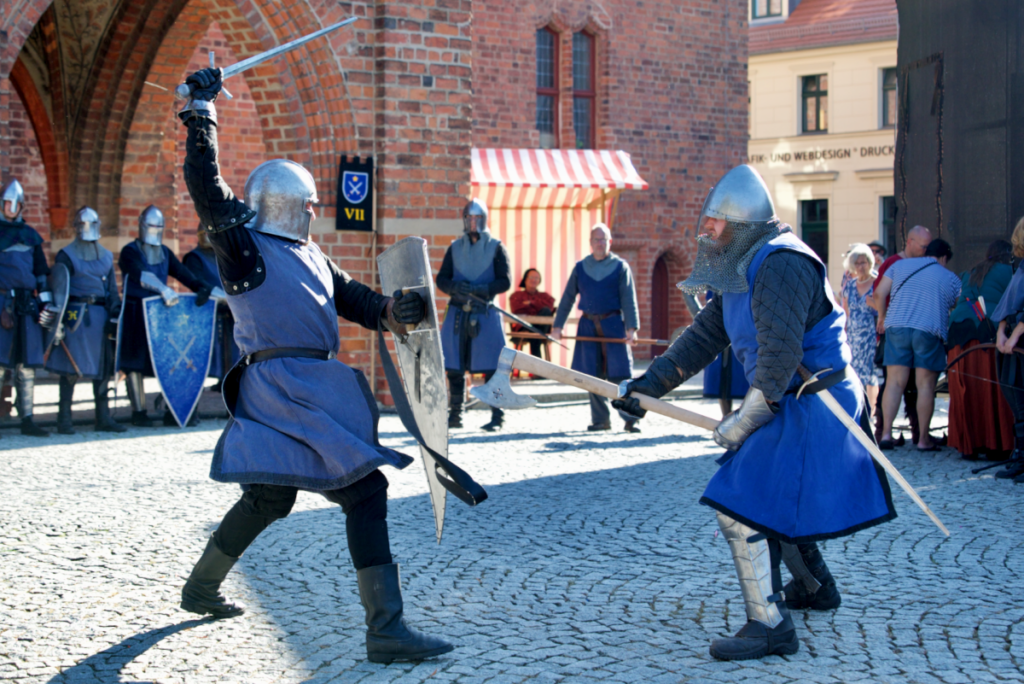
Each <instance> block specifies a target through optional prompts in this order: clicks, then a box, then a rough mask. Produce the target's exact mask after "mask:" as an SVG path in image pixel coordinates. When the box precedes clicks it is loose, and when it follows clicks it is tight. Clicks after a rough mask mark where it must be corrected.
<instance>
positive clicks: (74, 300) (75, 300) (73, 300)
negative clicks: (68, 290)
mask: <svg viewBox="0 0 1024 684" xmlns="http://www.w3.org/2000/svg"><path fill="white" fill-rule="evenodd" d="M68 302H69V303H70V304H98V305H99V306H106V305H107V298H106V297H96V296H95V295H89V296H88V297H79V296H77V295H75V296H71V297H68Z"/></svg>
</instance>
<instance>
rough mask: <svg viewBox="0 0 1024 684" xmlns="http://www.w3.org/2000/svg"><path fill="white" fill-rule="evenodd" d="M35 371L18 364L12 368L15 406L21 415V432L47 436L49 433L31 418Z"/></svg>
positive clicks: (32, 435) (35, 435)
mask: <svg viewBox="0 0 1024 684" xmlns="http://www.w3.org/2000/svg"><path fill="white" fill-rule="evenodd" d="M35 384H36V372H35V370H33V369H31V368H25V367H24V366H23V365H21V364H18V366H16V367H15V369H14V390H15V392H17V396H16V397H15V406H17V408H18V415H19V416H21V434H23V435H29V436H30V437H49V436H50V433H49V432H47V431H46V430H44V429H42V428H41V427H39V426H38V425H36V424H35V422H33V420H32V409H33V403H34V399H35Z"/></svg>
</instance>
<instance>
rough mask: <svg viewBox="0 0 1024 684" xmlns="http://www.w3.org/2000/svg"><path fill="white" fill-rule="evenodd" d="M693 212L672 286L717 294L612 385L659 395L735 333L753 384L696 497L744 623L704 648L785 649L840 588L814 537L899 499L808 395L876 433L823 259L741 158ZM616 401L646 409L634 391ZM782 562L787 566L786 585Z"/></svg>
mask: <svg viewBox="0 0 1024 684" xmlns="http://www.w3.org/2000/svg"><path fill="white" fill-rule="evenodd" d="M699 226H700V230H699V231H698V232H700V233H701V234H700V235H699V237H698V239H697V244H698V250H697V258H696V263H695V265H694V267H693V271H692V272H691V274H690V277H689V278H688V279H687V280H685V281H684V282H682V283H680V285H679V287H680V288H681V289H683V290H684V291H687V292H690V293H693V294H696V293H698V292H703V291H706V290H708V289H710V290H714V291H715V292H716V293H717V296H716V297H715V298H714V299H712V300H711V301H710V302H708V304H707V306H705V307H704V309H703V310H702V311H701V312H700V313H699V314H697V316H696V317H695V318H694V321H693V325H691V326H690V327H689V328H687V329H686V330H685V331H684V332H683V334H682V335H681V336H680V337H679V338H678V339H677V340H676V341H675V342H674V343H673V344H672V346H671V347H670V348H669V349H668V351H667V352H666V353H665V354H663V355H662V356H660V357H658V358H657V359H655V360H654V361H653V362H652V363H651V366H650V368H649V369H648V370H647V372H646V373H645V374H644V375H643V376H642V377H640V378H637V379H636V380H633V381H630V382H628V383H624V387H622V388H621V389H620V394H621V393H622V392H623V391H625V392H630V391H635V392H639V393H641V394H647V395H649V396H654V397H660V396H663V395H664V394H666V393H667V392H669V391H670V390H671V389H672V388H673V387H676V386H677V385H679V384H680V383H682V382H683V381H685V380H686V379H687V378H689V377H692V376H693V375H695V374H696V373H698V372H699V371H700V370H701V369H702V368H704V367H706V366H707V365H708V364H709V363H711V361H712V360H713V359H714V358H715V357H716V356H717V355H718V354H719V353H721V352H722V351H723V350H724V349H725V348H726V347H727V346H728V345H729V343H730V342H731V343H732V349H733V351H734V352H735V353H736V358H737V360H738V361H739V363H740V365H741V367H742V370H743V373H744V375H745V376H746V378H747V381H748V382H749V383H750V385H751V388H750V390H749V391H748V392H747V395H746V397H744V399H743V403H742V405H741V406H740V408H739V409H738V410H736V411H734V412H733V413H730V414H729V415H728V416H726V418H725V419H724V420H723V421H722V423H721V424H720V425H719V426H718V427H717V428H716V429H715V433H714V438H715V441H716V442H717V443H718V444H719V445H721V446H722V447H724V448H725V449H727V451H726V453H725V454H724V455H723V456H722V458H720V459H719V461H718V462H719V464H720V466H721V467H720V468H719V469H718V471H717V472H716V473H715V475H714V476H713V477H712V478H711V481H710V482H709V483H708V486H707V488H706V489H705V491H704V495H703V497H702V498H701V503H703V504H705V505H707V506H710V507H711V508H713V509H715V511H716V513H717V516H718V524H719V526H720V528H721V531H722V534H723V535H724V537H725V539H726V541H727V542H728V543H729V547H730V550H731V552H732V557H733V562H734V565H735V568H736V573H737V575H738V576H739V580H740V589H741V591H742V594H743V600H744V603H745V606H746V612H747V623H746V625H745V626H744V627H743V628H742V629H741V630H740V631H739V632H738V633H737V634H736V635H735V636H733V637H729V638H724V639H716V640H715V641H714V642H713V643H712V644H711V655H712V656H714V657H715V658H718V659H721V660H744V659H751V658H760V657H763V656H765V655H769V654H779V655H786V654H793V653H796V652H797V650H798V648H799V641H798V639H797V634H796V626H795V624H794V622H793V619H792V617H791V616H790V613H789V611H790V609H797V608H799V609H804V608H812V609H818V610H827V609H832V608H836V607H838V606H839V604H840V601H841V597H840V595H839V591H838V589H837V588H836V583H835V579H834V578H833V577H832V574H831V573H830V572H829V569H828V566H827V565H826V564H825V560H824V559H823V558H822V555H821V552H820V550H819V549H818V546H817V544H816V542H818V541H821V540H825V539H835V538H838V537H843V536H846V535H850V534H853V533H854V532H857V531H858V530H863V529H865V528H868V527H872V526H874V525H878V524H880V523H883V522H886V521H889V520H892V519H893V518H894V517H896V512H895V509H894V508H893V504H892V498H891V495H890V492H889V483H888V480H887V479H886V477H885V474H884V471H883V470H882V468H881V467H880V466H879V465H878V464H877V463H876V462H875V461H874V460H873V458H872V456H871V452H870V451H869V450H868V449H867V447H865V446H864V445H863V444H862V443H861V442H860V441H859V440H858V439H853V438H852V437H854V435H851V434H850V432H849V428H847V427H846V425H844V423H843V422H842V421H841V420H840V419H839V418H838V417H837V414H834V413H832V410H831V409H830V408H829V402H828V401H827V400H825V398H824V395H823V396H822V397H816V396H814V395H815V394H816V393H818V392H827V393H829V394H830V396H831V398H832V399H834V400H835V401H836V402H837V405H836V407H835V409H836V410H838V411H843V410H845V411H846V413H847V414H848V415H849V416H850V417H851V418H852V420H851V421H850V424H851V425H852V424H853V421H856V422H857V424H859V425H860V427H861V429H862V430H863V431H864V432H865V433H866V435H867V436H866V437H865V439H866V440H871V439H872V437H871V435H872V430H871V426H870V424H869V422H868V420H869V419H868V415H869V414H868V409H867V405H866V397H865V393H864V388H863V387H862V386H861V384H860V380H859V379H858V378H857V375H856V373H854V372H853V370H852V368H850V361H851V354H850V348H849V345H848V344H847V341H846V333H845V324H846V316H845V314H844V313H843V310H842V308H840V307H839V306H838V305H837V304H836V302H835V300H834V299H833V296H832V288H831V287H830V286H829V283H828V279H827V277H826V270H825V266H824V264H823V263H822V262H821V260H820V259H819V258H818V257H817V256H816V255H815V253H814V252H813V251H812V250H811V249H810V248H809V247H808V246H807V245H805V244H804V243H803V242H801V241H800V240H799V239H798V238H797V237H796V236H795V235H794V234H793V232H792V231H791V230H790V228H789V226H787V225H785V224H783V223H781V222H780V221H779V220H778V218H777V217H776V216H775V207H774V204H773V203H772V200H771V196H770V195H769V193H768V188H767V186H766V185H765V183H764V181H763V180H762V179H761V177H760V176H759V175H758V174H757V172H756V171H755V170H754V169H753V168H752V167H750V166H746V165H743V166H738V167H736V168H734V169H733V170H731V171H730V172H729V173H727V174H726V175H725V176H724V177H722V179H721V180H720V181H719V182H718V184H717V185H716V186H715V187H714V188H713V189H712V190H711V192H710V194H709V195H708V197H707V199H706V200H705V202H704V208H703V210H702V212H701V217H700V224H699ZM737 370H738V369H737ZM801 373H803V374H805V375H807V377H810V380H807V381H803V380H801ZM810 374H814V376H813V377H811V375H810ZM614 404H615V405H616V406H617V407H618V408H620V409H622V410H627V411H630V412H631V413H635V414H636V415H642V414H643V411H642V409H640V408H639V405H638V404H637V400H636V399H635V398H633V397H630V398H627V399H618V400H616V401H615V402H614ZM840 407H841V408H840ZM868 443H869V444H870V443H871V442H870V441H868ZM783 562H784V563H785V564H786V566H787V567H788V568H789V570H790V572H791V573H792V574H793V580H792V581H790V582H789V583H788V584H787V585H786V586H785V587H783V586H782V576H781V572H780V567H781V565H780V564H781V563H783Z"/></svg>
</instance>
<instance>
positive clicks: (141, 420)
mask: <svg viewBox="0 0 1024 684" xmlns="http://www.w3.org/2000/svg"><path fill="white" fill-rule="evenodd" d="M132 425H134V426H135V427H153V421H152V420H151V419H150V417H149V415H148V414H147V413H146V412H145V411H132Z"/></svg>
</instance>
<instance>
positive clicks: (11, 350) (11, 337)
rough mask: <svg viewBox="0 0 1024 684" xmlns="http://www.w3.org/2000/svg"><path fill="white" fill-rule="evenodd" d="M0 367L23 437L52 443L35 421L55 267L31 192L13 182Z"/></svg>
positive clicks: (0, 224) (4, 228) (5, 223)
mask: <svg viewBox="0 0 1024 684" xmlns="http://www.w3.org/2000/svg"><path fill="white" fill-rule="evenodd" d="M0 201H2V203H3V209H2V210H0V211H2V214H3V216H2V217H0V367H2V368H4V378H5V382H6V379H7V378H8V377H10V375H11V374H13V376H14V391H15V392H16V396H15V402H14V405H15V407H16V408H17V409H18V416H20V417H21V434H23V435H31V436H33V437H48V436H49V434H50V433H49V432H47V431H46V430H43V429H42V428H41V427H39V426H38V425H36V424H35V422H34V421H33V420H32V409H33V404H34V395H35V381H36V371H35V369H36V368H42V367H43V336H44V335H43V328H44V327H49V326H51V325H53V323H54V322H55V320H56V317H57V308H56V307H55V306H53V294H52V293H51V292H50V288H49V284H48V283H47V280H46V276H48V275H49V274H50V267H49V265H48V264H47V263H46V255H45V254H44V253H43V238H42V236H41V235H39V233H37V232H36V230H35V229H34V228H33V227H32V226H30V225H28V224H27V223H25V219H24V218H22V216H21V213H22V210H23V209H24V207H25V190H24V189H23V188H22V187H21V183H19V182H18V181H17V179H12V180H11V181H10V182H9V183H8V184H7V185H5V186H4V188H3V190H2V191H0Z"/></svg>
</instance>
